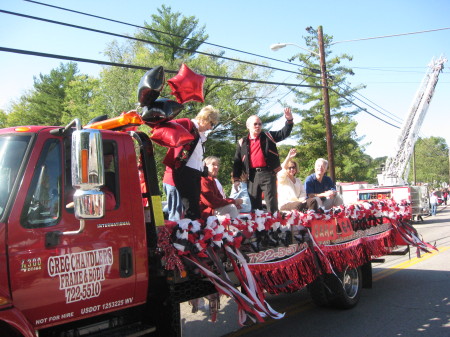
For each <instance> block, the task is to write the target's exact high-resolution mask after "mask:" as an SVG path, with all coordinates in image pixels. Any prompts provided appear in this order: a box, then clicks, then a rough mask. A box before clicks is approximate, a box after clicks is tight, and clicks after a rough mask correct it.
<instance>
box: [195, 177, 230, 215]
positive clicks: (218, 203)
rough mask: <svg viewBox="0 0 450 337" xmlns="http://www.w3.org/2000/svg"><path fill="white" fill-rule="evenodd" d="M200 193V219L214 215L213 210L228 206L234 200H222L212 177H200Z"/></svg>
mask: <svg viewBox="0 0 450 337" xmlns="http://www.w3.org/2000/svg"><path fill="white" fill-rule="evenodd" d="M200 184H201V193H200V212H201V213H202V218H203V219H206V218H207V217H208V216H210V215H214V210H215V209H216V208H219V207H223V206H226V205H229V204H234V203H235V202H234V199H231V198H225V199H224V198H223V196H222V194H220V192H219V189H218V188H217V184H216V181H215V180H214V178H212V177H202V180H201V183H200Z"/></svg>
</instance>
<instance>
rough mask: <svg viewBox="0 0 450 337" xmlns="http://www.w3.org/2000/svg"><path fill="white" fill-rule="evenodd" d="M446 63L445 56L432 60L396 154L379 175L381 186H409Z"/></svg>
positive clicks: (405, 124)
mask: <svg viewBox="0 0 450 337" xmlns="http://www.w3.org/2000/svg"><path fill="white" fill-rule="evenodd" d="M445 62H447V59H446V58H444V57H443V56H441V57H440V58H439V59H437V60H434V59H433V60H431V63H430V64H429V66H428V70H427V73H426V74H425V77H424V78H423V80H422V83H421V85H420V87H419V90H418V91H417V93H416V96H415V98H414V100H413V104H412V106H411V108H410V112H409V114H408V117H407V119H406V120H405V122H404V123H403V126H402V128H401V132H400V135H399V137H398V140H397V147H396V151H395V154H394V155H393V156H392V157H389V158H388V159H387V160H386V164H385V166H384V169H383V170H382V172H381V173H380V174H378V185H379V186H397V185H407V180H408V174H409V159H410V158H411V155H412V153H413V150H414V144H415V142H416V140H417V138H418V136H419V130H420V127H421V126H422V122H423V120H424V117H425V115H426V113H427V110H428V107H429V105H430V101H431V98H432V97H433V94H434V90H435V88H436V84H437V82H438V78H439V74H440V73H441V72H442V70H443V69H444V63H445Z"/></svg>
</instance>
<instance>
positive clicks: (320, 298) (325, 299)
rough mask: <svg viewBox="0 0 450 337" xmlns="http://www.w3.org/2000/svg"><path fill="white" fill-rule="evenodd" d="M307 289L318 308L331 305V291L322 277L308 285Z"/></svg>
mask: <svg viewBox="0 0 450 337" xmlns="http://www.w3.org/2000/svg"><path fill="white" fill-rule="evenodd" d="M325 276H326V275H325ZM307 289H308V293H309V296H310V297H311V299H312V301H313V302H314V304H315V305H317V306H318V307H328V306H329V305H330V291H329V290H328V289H327V287H326V285H325V283H324V280H323V279H322V278H321V277H319V278H317V279H315V280H314V282H312V283H310V284H308V286H307Z"/></svg>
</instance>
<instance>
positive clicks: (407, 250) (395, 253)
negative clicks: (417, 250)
mask: <svg viewBox="0 0 450 337" xmlns="http://www.w3.org/2000/svg"><path fill="white" fill-rule="evenodd" d="M408 253H409V246H406V248H405V249H402V250H394V251H392V252H390V253H389V254H388V255H406V254H408Z"/></svg>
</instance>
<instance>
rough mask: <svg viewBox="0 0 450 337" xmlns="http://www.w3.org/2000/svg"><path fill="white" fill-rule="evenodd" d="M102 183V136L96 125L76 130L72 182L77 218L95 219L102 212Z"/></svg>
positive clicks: (102, 214)
mask: <svg viewBox="0 0 450 337" xmlns="http://www.w3.org/2000/svg"><path fill="white" fill-rule="evenodd" d="M104 183H105V172H104V167H103V144H102V136H101V133H100V131H99V130H96V129H81V130H76V131H74V132H73V134H72V186H73V187H74V188H76V192H75V194H74V196H73V202H74V208H75V216H76V218H77V219H98V218H101V217H103V216H104V214H105V196H104V194H103V192H102V191H100V188H101V187H102V186H103V185H104Z"/></svg>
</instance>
